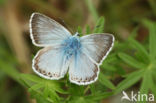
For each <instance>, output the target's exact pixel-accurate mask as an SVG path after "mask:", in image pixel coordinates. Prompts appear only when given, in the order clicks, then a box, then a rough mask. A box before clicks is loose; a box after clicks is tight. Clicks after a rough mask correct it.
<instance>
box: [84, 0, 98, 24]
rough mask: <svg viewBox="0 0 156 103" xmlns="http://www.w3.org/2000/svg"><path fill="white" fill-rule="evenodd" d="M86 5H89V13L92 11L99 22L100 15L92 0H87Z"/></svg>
mask: <svg viewBox="0 0 156 103" xmlns="http://www.w3.org/2000/svg"><path fill="white" fill-rule="evenodd" d="M85 3H86V5H87V7H88V9H89V11H90V12H91V14H92V15H93V17H94V19H95V21H97V19H98V13H97V11H96V8H95V6H94V5H93V2H92V0H85Z"/></svg>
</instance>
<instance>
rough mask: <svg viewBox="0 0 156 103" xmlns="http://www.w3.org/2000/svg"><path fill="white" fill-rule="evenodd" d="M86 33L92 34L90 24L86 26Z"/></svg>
mask: <svg viewBox="0 0 156 103" xmlns="http://www.w3.org/2000/svg"><path fill="white" fill-rule="evenodd" d="M86 34H91V29H90V27H89V25H87V26H86Z"/></svg>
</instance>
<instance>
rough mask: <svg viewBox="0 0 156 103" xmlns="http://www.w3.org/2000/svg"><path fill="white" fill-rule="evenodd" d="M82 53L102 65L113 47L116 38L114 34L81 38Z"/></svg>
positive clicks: (91, 35)
mask: <svg viewBox="0 0 156 103" xmlns="http://www.w3.org/2000/svg"><path fill="white" fill-rule="evenodd" d="M80 39H81V43H82V45H83V46H82V52H84V53H85V54H86V55H88V57H89V58H90V59H92V60H93V61H95V62H96V63H97V64H99V65H100V64H101V63H102V61H103V60H104V59H105V58H106V56H107V55H108V53H109V52H110V50H111V49H112V47H113V44H114V36H113V35H112V34H107V33H102V34H90V35H87V36H83V37H81V38H80Z"/></svg>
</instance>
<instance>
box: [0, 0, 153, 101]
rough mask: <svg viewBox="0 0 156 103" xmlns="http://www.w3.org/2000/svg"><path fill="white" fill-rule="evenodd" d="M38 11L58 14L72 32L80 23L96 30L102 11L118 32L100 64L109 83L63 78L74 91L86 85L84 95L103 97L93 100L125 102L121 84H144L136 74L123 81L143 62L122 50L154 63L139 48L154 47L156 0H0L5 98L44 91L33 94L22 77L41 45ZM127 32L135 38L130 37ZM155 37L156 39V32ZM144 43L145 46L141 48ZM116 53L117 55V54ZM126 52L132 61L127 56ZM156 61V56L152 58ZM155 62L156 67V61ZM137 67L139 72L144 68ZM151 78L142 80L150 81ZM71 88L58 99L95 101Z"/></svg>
mask: <svg viewBox="0 0 156 103" xmlns="http://www.w3.org/2000/svg"><path fill="white" fill-rule="evenodd" d="M33 12H40V13H43V14H45V15H47V16H49V17H51V18H55V19H56V20H57V21H58V22H60V23H61V24H62V25H64V26H65V27H67V28H68V29H69V30H71V31H72V32H73V33H74V32H76V31H77V28H78V27H79V28H78V30H79V29H81V31H82V34H83V35H84V34H85V31H86V28H89V29H87V30H93V29H94V27H95V26H96V24H97V20H98V19H99V17H101V16H103V17H104V18H103V20H102V21H101V22H102V23H104V32H108V33H112V34H114V35H115V38H116V43H115V47H114V50H113V52H112V53H111V54H110V56H108V59H107V61H108V62H109V61H110V62H111V63H108V64H107V63H104V64H103V65H102V66H101V68H102V70H101V71H103V74H104V75H105V76H106V78H107V79H106V81H105V79H104V81H102V80H103V79H100V80H99V81H98V82H100V83H101V84H104V85H101V84H98V83H95V85H91V86H84V87H81V86H80V87H79V86H75V85H73V84H70V83H66V82H65V83H64V82H63V83H64V84H63V86H64V85H65V86H64V87H66V89H67V88H68V89H70V88H71V89H73V90H74V92H77V89H78V90H80V89H82V91H83V92H85V93H86V94H85V93H84V94H83V95H84V96H88V95H89V96H90V95H94V97H99V98H98V99H97V98H96V99H94V100H91V102H93V103H98V102H100V103H120V102H121V101H120V98H121V96H120V95H119V93H121V91H122V90H124V89H127V88H129V87H130V88H131V89H130V90H136V91H137V90H139V89H141V87H140V84H142V82H141V81H140V80H139V77H137V78H138V79H136V82H133V81H132V82H133V84H130V85H129V86H127V87H123V86H122V83H121V84H120V82H121V81H122V80H123V79H124V76H125V75H128V73H130V72H132V73H133V72H136V71H137V70H135V69H133V68H142V67H139V64H137V63H138V62H137V61H136V63H135V62H134V61H133V60H132V58H129V57H127V54H126V55H125V54H123V53H122V52H126V53H128V55H131V57H136V58H139V59H138V60H140V59H141V60H140V61H139V62H142V63H144V62H145V63H147V64H150V63H149V62H148V61H147V62H146V59H145V56H144V55H143V56H144V57H141V56H140V55H139V52H136V51H137V50H138V51H139V50H143V51H145V52H146V51H147V52H149V51H150V49H148V44H149V42H150V40H151V39H150V40H149V34H150V33H151V32H152V33H156V31H154V30H156V26H151V25H155V24H154V23H155V21H156V1H155V0H0V103H36V100H37V99H36V98H37V97H41V95H40V96H37V97H32V96H31V95H32V94H33V93H32V92H30V91H28V89H27V88H29V87H30V86H27V85H26V84H25V83H24V82H22V81H23V80H21V74H22V73H24V74H33V72H32V69H31V61H32V58H33V56H34V55H35V53H36V52H37V51H38V50H39V49H40V48H37V47H35V46H33V44H32V41H31V39H30V35H29V19H30V16H31V14H32V13H33ZM152 27H153V28H152ZM150 30H151V32H150ZM152 35H154V36H153V37H151V38H154V37H156V36H155V35H156V34H152ZM128 38H131V39H130V40H128ZM132 38H133V39H132ZM134 40H135V41H134ZM153 41H156V38H154V40H153ZM153 41H152V42H150V43H153V44H152V45H153V47H154V46H155V45H156V44H154V42H153ZM131 42H133V43H132V46H133V47H132V48H130V47H131V46H128V45H129V43H131ZM136 42H137V43H136ZM139 42H140V43H139ZM155 43H156V42H155ZM135 45H136V46H135ZM138 45H139V46H138ZM140 45H141V47H140ZM139 47H140V48H141V49H138V48H139ZM142 48H143V49H142ZM151 48H152V47H151ZM145 52H144V54H146V53H145ZM153 52H154V53H153V54H156V53H155V52H156V51H153ZM147 55H148V54H147ZM139 56H140V57H139ZM112 58H114V59H115V60H112ZM126 58H127V59H128V60H129V61H128V60H125V59H126ZM147 58H148V57H147ZM154 59H155V58H154ZM143 60H145V61H143ZM131 61H132V62H131ZM152 63H153V62H152ZM155 63H156V62H155V60H154V63H153V64H155ZM127 64H128V65H127ZM129 65H130V66H129ZM148 66H149V65H148ZM145 67H147V66H145ZM154 68H155V69H156V66H154ZM138 73H139V74H140V73H142V72H138ZM154 73H156V72H154ZM104 75H102V76H104ZM135 75H137V74H135ZM135 75H133V76H135ZM146 75H148V74H146ZM154 75H156V74H154ZM33 76H34V75H33ZM105 76H104V78H105ZM29 77H30V76H29ZM37 77H38V76H37ZM38 78H39V77H38ZM144 78H146V77H144ZM66 79H68V78H66ZM129 80H132V78H129ZM143 80H144V79H143ZM127 81H128V80H127ZM134 81H135V80H134ZM147 81H148V80H147ZM147 81H145V83H144V82H143V83H144V84H146V82H147ZM155 81H156V76H155V78H154V79H153V81H152V83H154V84H153V85H152V84H151V82H150V83H149V85H152V86H153V87H151V88H154V87H156V85H155ZM48 82H49V81H48ZM67 82H68V81H67ZM118 84H120V85H118ZM123 84H127V82H125V83H124V82H123ZM134 84H135V85H134ZM147 84H148V83H147ZM97 85H98V86H97ZM132 85H133V86H132ZM109 86H111V87H110V88H107V87H109ZM119 87H123V88H119ZM95 88H96V89H97V90H99V95H98V94H96V92H95V91H96V89H95ZM142 88H143V87H142ZM149 88H150V87H149ZM66 89H65V90H66ZM94 89H95V90H94ZM66 91H67V92H68V93H67V95H66V96H64V95H60V94H58V96H60V97H61V98H64V99H60V100H57V99H56V100H54V102H58V103H62V102H67V103H68V102H70V103H76V101H77V103H79V102H82V103H87V102H90V101H88V100H87V99H86V100H83V99H84V98H80V97H81V96H80V95H81V93H80V95H76V96H75V97H72V96H71V95H74V94H72V93H70V92H69V91H70V90H69V91H68V90H66ZM93 91H94V92H93ZM105 91H107V92H109V91H111V92H110V93H113V94H110V95H103V97H102V96H101V95H100V93H102V92H105ZM147 92H148V90H147ZM149 92H151V91H149ZM154 92H155V93H156V88H154V90H152V92H151V93H154ZM93 93H95V94H93ZM41 94H42V92H41ZM69 95H70V96H69ZM100 96H101V97H100ZM43 97H44V96H43ZM47 97H49V98H50V96H47ZM57 98H59V97H57ZM75 98H76V99H75ZM88 98H92V97H88ZM44 99H45V98H43V100H39V102H40V103H44V102H45V103H48V102H46V100H44ZM54 99H55V98H54ZM61 100H62V101H61ZM64 100H65V101H64ZM47 101H48V100H47ZM50 101H51V100H49V102H50ZM60 101H61V102H60ZM39 102H38V103H39Z"/></svg>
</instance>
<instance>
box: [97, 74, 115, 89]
mask: <svg viewBox="0 0 156 103" xmlns="http://www.w3.org/2000/svg"><path fill="white" fill-rule="evenodd" d="M99 82H100V83H101V84H103V85H104V86H106V87H108V88H110V89H115V86H114V85H113V83H112V82H111V81H110V80H108V79H107V77H106V76H105V75H104V74H102V73H100V74H99Z"/></svg>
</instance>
